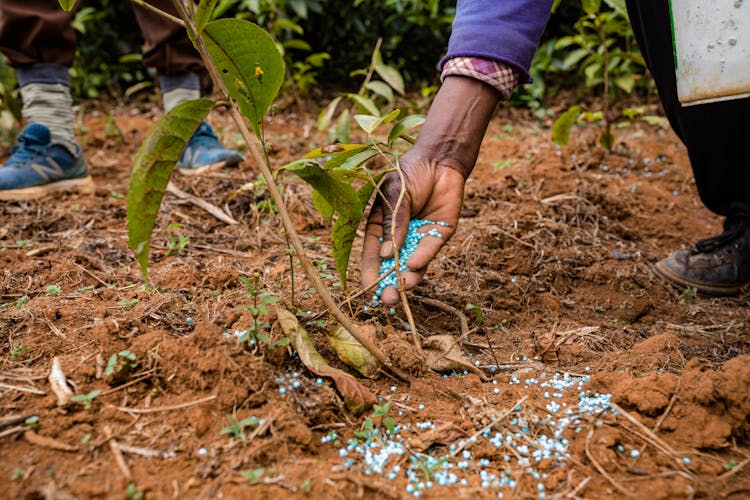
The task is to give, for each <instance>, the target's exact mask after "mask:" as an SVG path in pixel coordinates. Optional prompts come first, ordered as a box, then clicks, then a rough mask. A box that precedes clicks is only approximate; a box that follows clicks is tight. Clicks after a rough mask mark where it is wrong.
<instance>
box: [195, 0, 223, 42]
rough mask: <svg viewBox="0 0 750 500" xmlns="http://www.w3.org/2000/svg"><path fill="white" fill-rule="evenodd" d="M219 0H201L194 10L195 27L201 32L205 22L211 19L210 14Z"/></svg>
mask: <svg viewBox="0 0 750 500" xmlns="http://www.w3.org/2000/svg"><path fill="white" fill-rule="evenodd" d="M218 2H219V0H201V1H200V3H199V4H198V10H197V11H196V12H195V29H196V30H197V31H198V34H201V32H202V31H203V29H204V28H205V27H206V24H208V22H209V21H210V20H211V14H213V12H214V8H215V7H216V4H217V3H218Z"/></svg>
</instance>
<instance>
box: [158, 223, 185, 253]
mask: <svg viewBox="0 0 750 500" xmlns="http://www.w3.org/2000/svg"><path fill="white" fill-rule="evenodd" d="M181 227H182V224H179V223H174V224H170V225H168V226H167V251H166V252H164V255H165V256H167V257H168V256H169V255H171V254H172V253H173V252H174V253H176V254H177V255H182V251H183V250H184V249H185V247H186V246H187V244H188V242H189V241H190V236H186V235H184V234H180V233H178V232H176V231H175V229H179V228H181Z"/></svg>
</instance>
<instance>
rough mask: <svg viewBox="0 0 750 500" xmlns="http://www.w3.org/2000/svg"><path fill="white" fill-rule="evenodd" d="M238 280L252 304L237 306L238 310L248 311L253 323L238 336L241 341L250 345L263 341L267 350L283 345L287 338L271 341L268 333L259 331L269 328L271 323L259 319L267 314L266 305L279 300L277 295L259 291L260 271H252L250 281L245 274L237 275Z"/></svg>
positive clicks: (286, 342)
mask: <svg viewBox="0 0 750 500" xmlns="http://www.w3.org/2000/svg"><path fill="white" fill-rule="evenodd" d="M239 280H240V282H241V283H242V284H243V285H245V288H246V296H247V297H252V299H253V305H251V306H250V305H247V306H237V307H236V309H237V310H238V311H250V314H251V315H252V317H253V324H252V325H250V328H248V329H247V330H246V331H245V333H244V334H243V335H242V336H241V337H240V341H241V342H249V343H250V344H251V345H257V344H259V343H263V344H265V345H266V346H267V348H268V349H269V350H273V349H275V348H277V347H282V346H285V345H287V344H288V343H289V339H288V338H286V337H284V338H283V339H281V340H279V341H277V342H273V343H271V339H270V337H269V336H268V335H266V334H264V333H261V332H262V331H263V330H265V329H267V328H270V326H271V325H269V324H268V323H266V322H264V321H261V318H262V317H266V316H268V306H269V305H270V304H274V303H276V302H278V301H279V297H278V296H277V295H274V294H271V293H261V291H260V289H259V287H258V284H259V283H260V273H257V272H256V273H254V274H253V279H252V281H250V279H248V278H247V277H246V276H240V277H239Z"/></svg>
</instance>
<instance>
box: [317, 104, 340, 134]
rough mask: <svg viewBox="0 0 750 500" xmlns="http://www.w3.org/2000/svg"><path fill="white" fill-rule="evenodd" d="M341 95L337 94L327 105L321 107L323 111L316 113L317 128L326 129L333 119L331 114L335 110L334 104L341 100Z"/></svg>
mask: <svg viewBox="0 0 750 500" xmlns="http://www.w3.org/2000/svg"><path fill="white" fill-rule="evenodd" d="M341 99H342V96H338V97H337V98H336V99H334V100H332V101H331V102H329V103H328V106H326V107H325V108H323V111H321V112H320V114H319V115H318V130H319V131H321V132H322V131H323V130H328V127H329V126H330V125H331V120H332V119H333V114H334V113H335V112H336V106H338V105H339V103H340V102H341Z"/></svg>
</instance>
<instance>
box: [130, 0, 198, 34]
mask: <svg viewBox="0 0 750 500" xmlns="http://www.w3.org/2000/svg"><path fill="white" fill-rule="evenodd" d="M130 1H131V2H133V3H134V4H136V5H139V6H141V7H143V8H144V9H146V10H150V11H151V12H153V13H154V14H156V15H157V16H161V17H163V18H165V19H169V20H170V21H172V22H173V23H176V24H179V25H180V26H182V27H183V28H184V27H185V23H184V22H183V21H182V19H180V18H179V17H175V16H173V15H172V14H167V13H166V12H164V11H163V10H161V9H158V8H156V7H154V6H153V5H151V4H148V3H146V2H144V1H143V0H130Z"/></svg>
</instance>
